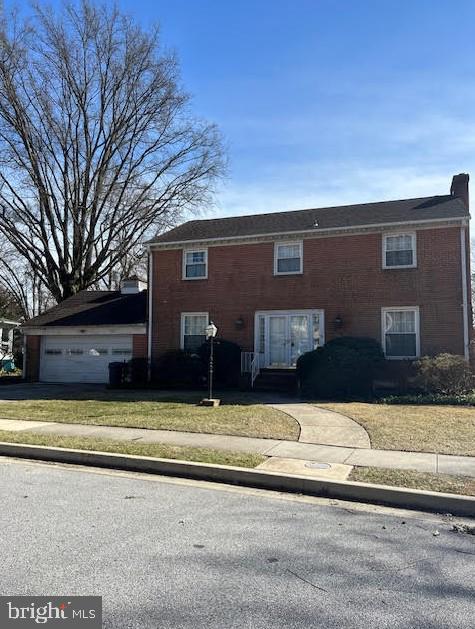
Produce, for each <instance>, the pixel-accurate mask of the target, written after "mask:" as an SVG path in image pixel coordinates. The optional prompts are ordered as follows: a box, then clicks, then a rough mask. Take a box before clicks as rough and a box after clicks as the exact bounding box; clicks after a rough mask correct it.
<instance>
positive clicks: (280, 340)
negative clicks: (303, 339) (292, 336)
mask: <svg viewBox="0 0 475 629" xmlns="http://www.w3.org/2000/svg"><path fill="white" fill-rule="evenodd" d="M287 354H288V341H287V317H286V316H285V315H275V316H269V364H270V365H272V366H273V367H287V365H288V355H287Z"/></svg>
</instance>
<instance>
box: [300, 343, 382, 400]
mask: <svg viewBox="0 0 475 629" xmlns="http://www.w3.org/2000/svg"><path fill="white" fill-rule="evenodd" d="M383 362H384V355H383V351H382V349H381V345H380V344H379V343H378V342H377V341H376V340H374V339H371V338H358V337H351V336H346V337H340V338H336V339H333V340H332V341H329V342H328V343H327V344H326V345H325V346H324V347H319V348H318V349H316V350H314V351H312V352H307V353H306V354H303V355H302V356H300V358H299V359H298V361H297V378H298V380H299V384H300V389H301V393H302V395H304V396H305V397H314V398H327V399H328V398H332V399H338V398H354V397H367V396H369V395H370V394H371V389H372V383H373V379H374V377H375V374H376V372H377V370H378V368H380V367H381V365H382V364H383Z"/></svg>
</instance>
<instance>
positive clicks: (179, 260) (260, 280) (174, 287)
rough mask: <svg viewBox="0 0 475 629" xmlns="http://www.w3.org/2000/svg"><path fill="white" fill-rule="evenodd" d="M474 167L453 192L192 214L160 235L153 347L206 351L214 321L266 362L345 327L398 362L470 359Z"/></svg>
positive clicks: (291, 359) (279, 360) (288, 357)
mask: <svg viewBox="0 0 475 629" xmlns="http://www.w3.org/2000/svg"><path fill="white" fill-rule="evenodd" d="M468 179H469V177H468V175H465V174H460V175H456V176H455V177H454V178H453V181H452V186H451V190H450V194H448V195H444V196H433V197H425V198H419V199H407V200H399V201H384V202H381V203H365V204H360V205H350V206H342V207H330V208H320V209H309V210H298V211H291V212H280V213H272V214H260V215H254V216H238V217H233V218H222V219H211V220H195V221H190V222H187V223H185V224H183V225H181V226H179V227H177V228H175V229H172V230H171V231H169V232H167V233H166V234H163V235H161V236H159V237H158V238H156V239H155V240H153V241H152V242H150V243H148V248H149V254H150V282H149V297H150V303H149V319H148V330H149V341H148V342H149V350H148V351H149V356H150V358H151V361H152V364H153V363H154V362H156V360H157V358H158V356H159V355H160V354H162V353H164V352H166V351H167V350H171V349H177V348H182V349H185V350H189V349H193V348H196V347H197V346H198V345H199V344H200V343H201V342H202V341H203V340H204V335H205V327H206V325H207V324H208V322H209V321H210V320H212V321H213V322H214V323H215V324H216V325H217V327H218V330H219V335H220V336H221V337H223V338H225V339H228V340H231V341H234V342H236V343H238V344H239V345H240V346H241V347H242V348H243V350H244V351H246V352H252V353H253V354H251V355H250V359H252V357H253V356H256V358H257V361H258V365H259V368H260V369H265V368H292V367H294V366H295V363H296V360H297V358H298V356H299V355H300V354H302V353H303V352H306V351H308V350H311V349H313V348H315V347H317V346H318V345H322V344H324V343H325V342H326V341H327V340H329V339H331V338H334V337H335V336H336V335H351V336H365V337H373V338H375V339H378V340H380V341H381V344H382V346H383V349H384V352H385V354H386V356H387V357H388V358H390V359H396V360H397V359H403V358H416V357H418V356H420V355H425V354H434V353H438V352H442V351H447V352H453V353H456V354H462V355H464V356H465V357H467V358H468V357H469V344H470V337H471V329H472V316H471V305H470V292H471V291H470V237H469V204H468Z"/></svg>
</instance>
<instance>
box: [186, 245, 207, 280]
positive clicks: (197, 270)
mask: <svg viewBox="0 0 475 629" xmlns="http://www.w3.org/2000/svg"><path fill="white" fill-rule="evenodd" d="M207 277H208V251H207V250H206V249H194V250H189V249H188V250H186V249H185V250H184V251H183V279H185V280H202V279H206V278H207Z"/></svg>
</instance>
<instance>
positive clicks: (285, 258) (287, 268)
mask: <svg viewBox="0 0 475 629" xmlns="http://www.w3.org/2000/svg"><path fill="white" fill-rule="evenodd" d="M302 258H303V244H302V242H301V241H297V242H296V241H293V242H283V243H280V242H276V243H275V246H274V275H291V274H297V273H302V270H303V260H302Z"/></svg>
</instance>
